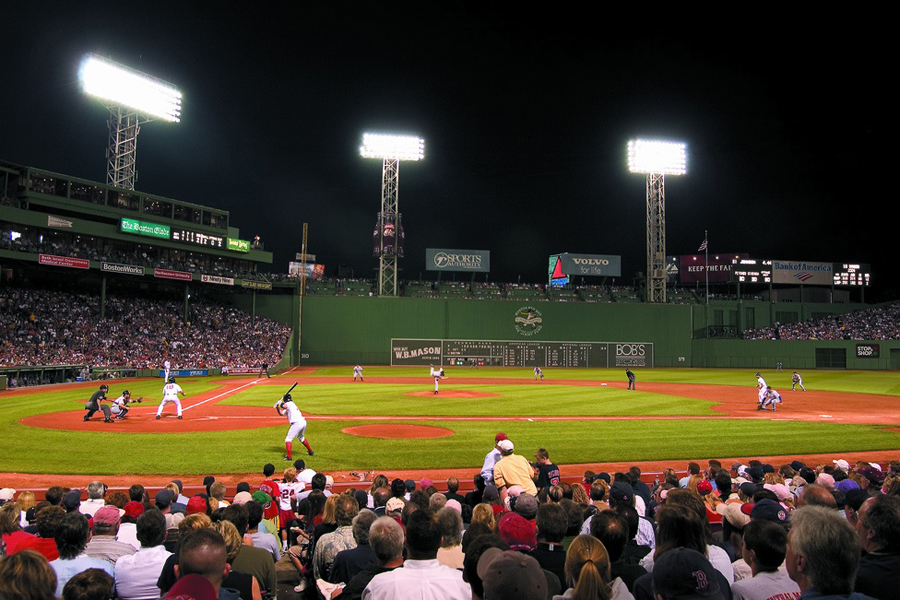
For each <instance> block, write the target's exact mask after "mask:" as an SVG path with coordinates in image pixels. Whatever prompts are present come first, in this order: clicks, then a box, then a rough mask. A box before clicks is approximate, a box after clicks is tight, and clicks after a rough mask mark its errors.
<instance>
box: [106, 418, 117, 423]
mask: <svg viewBox="0 0 900 600" xmlns="http://www.w3.org/2000/svg"><path fill="white" fill-rule="evenodd" d="M103 422H104V423H115V421H113V420H112V419H103Z"/></svg>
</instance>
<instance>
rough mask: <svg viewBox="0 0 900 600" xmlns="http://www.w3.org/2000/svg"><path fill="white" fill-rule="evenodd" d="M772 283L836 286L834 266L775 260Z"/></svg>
mask: <svg viewBox="0 0 900 600" xmlns="http://www.w3.org/2000/svg"><path fill="white" fill-rule="evenodd" d="M772 283H789V284H794V285H798V284H802V285H827V286H831V285H833V284H834V264H832V263H823V262H804V261H795V260H773V261H772Z"/></svg>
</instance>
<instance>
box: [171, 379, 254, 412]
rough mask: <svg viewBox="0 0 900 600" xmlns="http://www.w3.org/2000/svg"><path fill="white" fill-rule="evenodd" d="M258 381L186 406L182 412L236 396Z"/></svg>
mask: <svg viewBox="0 0 900 600" xmlns="http://www.w3.org/2000/svg"><path fill="white" fill-rule="evenodd" d="M257 381H259V379H254V380H253V381H251V382H250V383H245V384H244V385H240V386H238V387H236V388H233V389H230V390H227V391H224V392H222V393H221V394H218V395H216V396H213V397H212V398H207V399H206V400H203V401H202V402H198V403H197V404H191V405H190V406H185V407H184V408H182V409H181V412H184V411H186V410H191V409H192V408H196V407H198V406H203V405H204V404H206V403H207V402H212V401H213V400H218V399H219V398H222V397H223V396H229V395H231V394H234V393H235V392H238V391H240V390H242V389H244V388H245V387H249V386H251V385H255V384H256V382H257Z"/></svg>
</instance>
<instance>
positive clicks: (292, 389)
mask: <svg viewBox="0 0 900 600" xmlns="http://www.w3.org/2000/svg"><path fill="white" fill-rule="evenodd" d="M297 383H298V382H296V381H295V382H294V385H292V386H291V389H289V390H288V391H287V392H286V393H285V396H287V395H288V394H290V393H291V392H292V391H294V388H295V387H297Z"/></svg>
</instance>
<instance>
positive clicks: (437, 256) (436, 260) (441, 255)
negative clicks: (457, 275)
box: [425, 248, 491, 273]
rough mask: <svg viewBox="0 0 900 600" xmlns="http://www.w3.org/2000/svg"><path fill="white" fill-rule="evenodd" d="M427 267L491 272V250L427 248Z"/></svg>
mask: <svg viewBox="0 0 900 600" xmlns="http://www.w3.org/2000/svg"><path fill="white" fill-rule="evenodd" d="M425 269H426V270H428V271H464V272H468V273H489V272H490V270H491V253H490V251H489V250H453V249H450V248H426V249H425Z"/></svg>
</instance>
